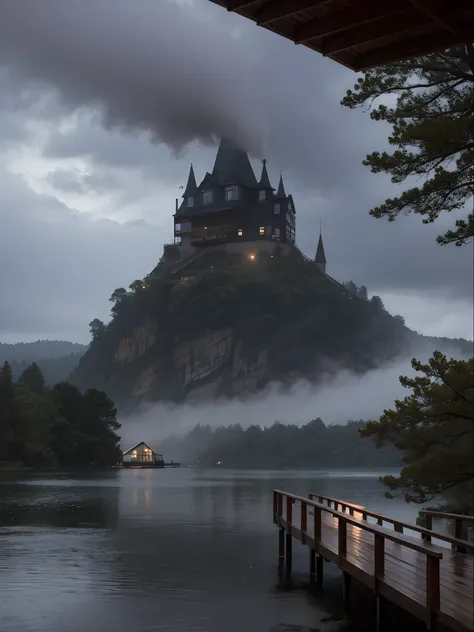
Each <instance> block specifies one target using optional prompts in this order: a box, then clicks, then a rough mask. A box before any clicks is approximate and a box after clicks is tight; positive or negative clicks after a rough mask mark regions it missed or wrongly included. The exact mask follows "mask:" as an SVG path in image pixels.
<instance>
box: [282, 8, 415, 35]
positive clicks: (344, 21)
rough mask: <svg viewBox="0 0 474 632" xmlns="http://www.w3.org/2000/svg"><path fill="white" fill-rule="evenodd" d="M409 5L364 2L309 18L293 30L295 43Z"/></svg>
mask: <svg viewBox="0 0 474 632" xmlns="http://www.w3.org/2000/svg"><path fill="white" fill-rule="evenodd" d="M409 6H410V5H409V4H408V2H406V1H405V0H387V1H386V2H384V3H383V5H381V4H380V3H379V2H375V3H373V2H368V3H366V2H364V3H361V4H358V5H357V8H356V7H354V8H352V9H350V8H347V9H343V10H342V11H338V12H337V13H333V14H330V15H327V16H324V17H322V18H317V19H315V20H311V22H308V23H307V24H302V25H301V26H299V27H297V28H296V29H295V32H294V38H293V40H294V42H295V44H304V43H305V42H309V41H310V40H312V39H315V38H318V37H323V36H325V35H331V34H333V33H339V32H340V31H345V30H347V29H352V28H355V27H356V26H360V25H362V24H367V23H370V22H373V21H374V20H377V19H378V18H383V17H385V16H388V15H396V14H397V13H400V12H402V11H405V10H406V9H407V8H408V7H409Z"/></svg>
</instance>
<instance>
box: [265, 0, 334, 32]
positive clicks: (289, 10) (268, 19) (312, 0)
mask: <svg viewBox="0 0 474 632" xmlns="http://www.w3.org/2000/svg"><path fill="white" fill-rule="evenodd" d="M331 1H332V0H292V2H291V3H289V2H288V0H277V1H276V2H269V3H268V4H264V5H263V7H261V8H260V9H258V10H257V11H256V12H255V21H256V22H257V25H258V26H264V25H266V24H271V23H272V22H276V21H277V20H281V19H284V18H291V17H293V16H294V15H298V13H301V12H302V11H307V10H308V9H314V8H315V7H318V6H319V5H321V4H327V3H328V2H331Z"/></svg>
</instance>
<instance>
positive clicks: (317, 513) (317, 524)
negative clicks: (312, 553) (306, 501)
mask: <svg viewBox="0 0 474 632" xmlns="http://www.w3.org/2000/svg"><path fill="white" fill-rule="evenodd" d="M321 518H322V516H321V507H315V508H314V541H315V542H320V541H321V527H322V524H321V522H322V520H321Z"/></svg>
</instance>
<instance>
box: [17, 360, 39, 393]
mask: <svg viewBox="0 0 474 632" xmlns="http://www.w3.org/2000/svg"><path fill="white" fill-rule="evenodd" d="M18 382H19V383H20V384H26V386H28V388H29V389H30V390H31V391H33V393H36V394H37V395H43V393H44V388H45V379H44V375H43V373H42V371H41V369H40V368H39V366H38V365H37V364H36V362H33V363H32V364H30V366H27V367H26V369H25V370H24V371H23V373H22V374H21V375H20V377H19V378H18Z"/></svg>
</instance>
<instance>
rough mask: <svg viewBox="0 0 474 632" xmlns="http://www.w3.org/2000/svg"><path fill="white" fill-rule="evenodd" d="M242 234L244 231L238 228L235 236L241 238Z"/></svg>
mask: <svg viewBox="0 0 474 632" xmlns="http://www.w3.org/2000/svg"><path fill="white" fill-rule="evenodd" d="M243 234H244V231H243V230H242V229H241V228H239V229H238V230H237V236H238V237H242V235H243Z"/></svg>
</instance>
